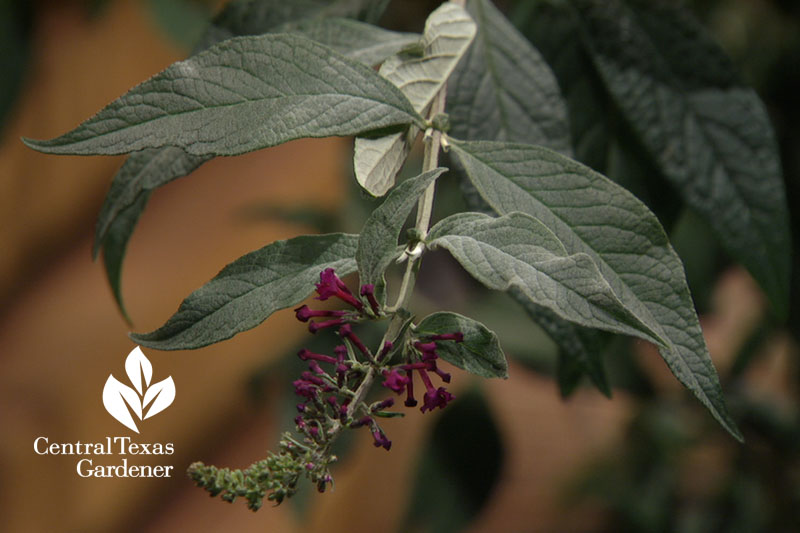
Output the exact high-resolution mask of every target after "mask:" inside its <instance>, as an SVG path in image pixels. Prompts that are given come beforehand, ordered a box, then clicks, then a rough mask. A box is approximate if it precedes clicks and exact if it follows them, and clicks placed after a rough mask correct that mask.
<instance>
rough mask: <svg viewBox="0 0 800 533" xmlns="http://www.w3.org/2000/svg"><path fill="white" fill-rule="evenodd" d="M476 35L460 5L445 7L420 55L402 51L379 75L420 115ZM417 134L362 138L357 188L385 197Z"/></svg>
mask: <svg viewBox="0 0 800 533" xmlns="http://www.w3.org/2000/svg"><path fill="white" fill-rule="evenodd" d="M474 36H475V23H474V22H473V21H472V19H471V18H470V17H469V15H468V14H467V12H466V11H465V10H464V8H462V7H461V6H458V5H456V4H453V3H452V2H444V3H443V4H442V5H441V6H439V7H438V8H437V9H436V10H435V11H434V12H433V13H431V14H430V16H429V17H428V19H427V21H426V22H425V30H424V31H423V33H422V40H421V41H420V43H419V48H420V50H419V51H418V52H417V53H414V52H408V51H407V52H401V53H399V54H397V55H394V56H392V57H390V58H389V59H387V60H386V62H384V63H383V65H381V68H380V71H379V72H380V74H381V76H383V77H385V78H386V79H388V80H389V81H391V82H392V83H394V84H395V85H396V86H397V87H399V88H400V89H401V90H402V91H403V94H405V95H406V96H407V97H408V99H409V101H410V102H411V104H412V105H413V106H414V109H416V110H417V111H418V112H420V113H422V112H423V111H424V110H425V108H426V107H428V106H429V105H430V103H431V102H432V101H433V98H434V97H435V96H436V93H438V92H439V90H440V89H441V88H442V87H443V86H444V83H445V82H446V81H447V78H448V77H449V76H450V74H451V73H452V72H453V70H454V69H455V67H456V65H457V64H458V61H459V59H461V56H462V55H463V54H464V52H465V51H466V50H467V48H468V47H469V45H470V43H471V42H472V38H473V37H474ZM416 133H417V132H416V130H415V129H414V128H412V130H411V131H410V132H400V133H395V134H392V135H387V136H384V137H379V138H377V139H374V138H372V139H371V138H364V137H359V138H357V139H356V143H355V155H354V159H353V160H354V167H355V173H356V179H357V180H358V183H359V184H360V185H361V186H362V187H364V189H366V190H367V192H369V193H370V194H372V195H374V196H383V195H384V194H386V191H388V190H389V189H390V188H391V187H392V185H394V180H395V177H396V176H397V173H398V172H399V171H400V168H401V167H402V166H403V162H404V161H405V160H406V157H407V156H408V150H409V146H410V142H409V141H410V140H412V139H413V138H414V137H415V136H416Z"/></svg>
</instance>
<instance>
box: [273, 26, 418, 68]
mask: <svg viewBox="0 0 800 533" xmlns="http://www.w3.org/2000/svg"><path fill="white" fill-rule="evenodd" d="M275 31H276V32H286V33H289V32H296V33H299V34H300V35H303V36H304V37H307V38H309V39H311V40H312V41H317V42H318V43H322V44H324V45H326V46H329V47H331V48H333V49H334V50H336V51H337V52H339V53H340V54H343V55H346V56H347V57H351V58H353V59H355V60H356V61H358V62H360V63H364V64H365V65H369V66H372V65H377V64H379V63H382V62H383V61H384V60H385V59H386V58H387V57H391V56H392V55H394V54H395V53H397V52H398V51H399V50H402V49H403V48H405V47H407V46H409V45H411V44H413V43H416V42H417V41H419V35H418V34H416V33H400V32H394V31H389V30H385V29H383V28H379V27H378V26H373V25H372V24H366V23H364V22H359V21H357V20H351V19H345V18H325V17H315V18H308V19H303V20H298V21H296V22H289V23H286V24H283V25H282V26H280V27H278V28H276V30H275Z"/></svg>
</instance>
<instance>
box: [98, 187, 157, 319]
mask: <svg viewBox="0 0 800 533" xmlns="http://www.w3.org/2000/svg"><path fill="white" fill-rule="evenodd" d="M149 199H150V191H144V192H143V193H142V194H140V195H138V196H137V197H136V199H135V200H134V202H133V203H132V204H131V205H129V206H127V207H125V208H124V209H122V210H121V211H120V212H119V213H118V214H117V215H116V217H115V218H114V220H113V222H112V223H111V224H110V225H109V227H108V230H107V231H106V233H105V237H104V239H103V265H104V266H105V269H106V276H107V277H108V283H109V285H111V292H112V294H113V295H114V299H115V300H116V301H117V305H119V309H120V311H121V312H122V316H123V317H125V320H127V321H128V323H131V318H130V316H128V311H127V310H126V309H125V306H124V305H123V300H122V262H123V259H124V258H125V250H126V249H127V248H128V241H129V240H130V238H131V235H132V234H133V229H134V228H135V227H136V222H137V221H138V220H139V216H140V215H141V214H142V212H143V211H144V207H145V205H147V201H148V200H149ZM104 205H105V204H104Z"/></svg>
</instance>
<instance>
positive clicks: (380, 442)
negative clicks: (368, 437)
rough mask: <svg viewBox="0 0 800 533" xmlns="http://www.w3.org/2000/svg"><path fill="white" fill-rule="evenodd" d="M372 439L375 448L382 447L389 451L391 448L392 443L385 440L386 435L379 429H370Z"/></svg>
mask: <svg viewBox="0 0 800 533" xmlns="http://www.w3.org/2000/svg"><path fill="white" fill-rule="evenodd" d="M372 438H373V439H375V443H374V444H375V447H376V448H380V447H381V446H383V447H384V448H386V450H389V449H390V448H391V447H392V441H390V440H389V439H387V438H386V434H385V433H384V432H383V430H381V429H380V428H379V427H377V426H374V427H373V428H372Z"/></svg>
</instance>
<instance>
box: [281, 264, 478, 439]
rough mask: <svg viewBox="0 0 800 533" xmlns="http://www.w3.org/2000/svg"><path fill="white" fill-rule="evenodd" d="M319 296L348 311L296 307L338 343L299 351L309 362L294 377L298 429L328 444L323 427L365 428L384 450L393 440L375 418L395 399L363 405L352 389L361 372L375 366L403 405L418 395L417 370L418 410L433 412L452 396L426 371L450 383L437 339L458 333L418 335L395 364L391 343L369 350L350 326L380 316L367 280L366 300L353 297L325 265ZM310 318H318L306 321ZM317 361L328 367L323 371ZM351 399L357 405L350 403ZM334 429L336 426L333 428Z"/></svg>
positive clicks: (453, 337)
mask: <svg viewBox="0 0 800 533" xmlns="http://www.w3.org/2000/svg"><path fill="white" fill-rule="evenodd" d="M316 287H317V294H318V297H317V299H318V300H326V299H328V298H331V297H336V298H339V299H340V300H342V301H343V302H345V303H346V304H348V305H349V306H350V307H352V308H354V309H355V311H353V310H337V311H330V310H312V309H309V308H308V306H306V305H303V306H301V307H298V308H297V309H295V314H296V316H297V319H298V320H300V321H301V322H309V326H308V329H309V331H311V332H312V333H315V332H316V331H318V330H320V329H323V328H330V327H337V328H338V329H337V334H338V336H339V338H340V339H341V342H342V344H340V345H338V346H336V347H335V348H334V350H333V352H334V354H335V355H326V354H320V353H314V352H312V351H310V350H308V349H305V348H304V349H302V350H300V352H298V354H297V355H298V357H300V359H301V360H303V361H306V362H308V370H306V371H304V372H303V373H302V374H301V375H300V379H297V380H296V381H295V382H294V390H295V393H296V394H297V395H298V396H300V397H301V398H303V402H302V403H299V404H297V411H298V415H297V417H296V418H295V424H296V426H297V429H298V431H300V433H302V434H303V435H305V438H306V442H307V443H308V444H311V443H316V444H317V445H325V444H326V443H328V438H329V435H328V432H329V431H331V430H332V429H334V428H341V427H342V426H344V427H350V428H358V427H362V426H365V427H369V430H370V432H371V433H372V437H373V439H374V444H375V446H377V447H382V448H385V449H386V450H389V449H390V448H391V446H392V442H391V441H390V440H389V439H388V438H387V437H386V434H385V433H384V431H383V430H382V429H381V427H380V426H379V424H378V422H377V420H376V419H377V418H381V417H386V416H396V413H390V412H387V411H386V410H387V409H389V408H391V407H392V406H394V398H391V397H390V398H386V399H384V400H382V401H377V402H375V403H373V404H371V405H369V406H367V405H366V404H365V403H364V402H363V401H362V400H361V398H362V397H361V396H359V395H358V394H357V393H356V392H355V391H357V390H359V389H360V388H361V385H362V384H363V382H364V377H365V375H366V374H367V373H368V372H374V371H380V370H381V369H383V372H382V375H383V378H384V381H383V383H382V385H383V386H384V387H386V388H388V389H390V390H392V391H394V392H395V393H397V394H402V393H403V392H405V393H406V400H405V405H406V406H407V407H414V406H416V405H417V400H416V399H415V398H414V373H415V372H416V373H417V374H419V377H420V379H421V380H422V383H423V385H424V386H425V394H424V395H423V398H422V407H421V411H422V412H423V413H424V412H426V411H432V410H433V409H435V408H436V407H438V408H440V409H442V408H444V407H445V406H446V405H447V404H448V403H449V402H451V401H452V400H453V399H454V396H453V395H452V394H450V392H448V391H447V389H445V388H444V387H435V386H434V385H433V383H432V381H431V376H430V374H431V373H433V374H436V375H437V376H438V377H439V379H440V380H441V381H443V382H444V383H449V382H450V374H448V373H446V372H444V371H442V370H441V369H439V367H438V366H437V360H438V358H439V357H438V355H437V353H436V349H437V342H447V341H453V342H461V341H462V340H463V335H462V334H461V333H458V332H456V333H448V334H444V335H432V336H428V337H425V338H424V339H417V340H416V341H415V342H414V343H413V350H411V351H412V353H416V354H417V355H416V356H414V357H413V359H412V361H411V362H407V363H403V364H399V365H394V366H390V365H386V363H387V362H388V361H389V360H390V359H391V357H390V353H391V352H392V350H393V346H392V343H391V342H388V341H387V342H385V343H384V344H383V346H382V347H381V349H380V351H379V352H378V353H377V354H376V355H373V354H372V353H371V352H370V350H369V349H368V348H367V347H366V346H365V345H364V343H363V342H362V341H361V339H359V338H358V336H357V335H356V334H355V332H354V331H353V326H352V322H356V321H358V320H359V319H361V318H363V317H364V316H365V315H372V316H380V314H381V309H380V305H379V304H378V302H377V300H376V298H375V290H374V287H373V286H372V285H362V286H361V290H360V296H361V297H362V298H365V299H366V304H369V307H367V306H366V305H365V303H363V302H361V301H360V300H359V299H357V298H356V297H355V296H354V295H353V293H352V292H350V290H349V289H348V288H347V286H346V285H345V284H344V283H343V282H342V280H341V279H339V277H338V276H337V275H336V274H335V272H334V271H333V269H330V268H329V269H326V270H324V271H323V272H322V273H320V282H319V283H317V284H316ZM312 318H321V319H322V320H319V321H314V322H310V320H311V319H312ZM322 365H326V366H328V367H329V370H328V371H326V370H325V369H324V368H323V366H322ZM354 398H359V399H358V402H357V403H358V404H355V403H352V400H353V399H354ZM334 431H335V429H334Z"/></svg>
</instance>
